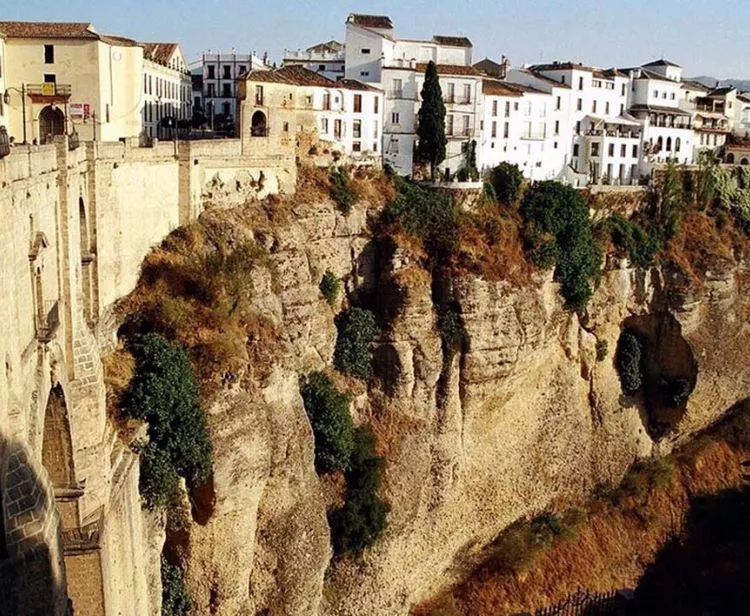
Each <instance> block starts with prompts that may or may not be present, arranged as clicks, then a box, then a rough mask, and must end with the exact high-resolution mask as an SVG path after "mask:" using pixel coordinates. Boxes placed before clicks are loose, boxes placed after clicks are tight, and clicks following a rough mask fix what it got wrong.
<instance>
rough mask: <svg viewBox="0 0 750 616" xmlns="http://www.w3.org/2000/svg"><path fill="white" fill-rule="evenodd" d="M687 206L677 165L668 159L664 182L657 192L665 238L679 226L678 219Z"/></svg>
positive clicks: (671, 235)
mask: <svg viewBox="0 0 750 616" xmlns="http://www.w3.org/2000/svg"><path fill="white" fill-rule="evenodd" d="M686 208H687V202H686V200H685V195H684V191H683V183H682V182H681V181H680V176H679V172H678V170H677V165H676V164H675V162H674V160H672V159H670V160H669V162H668V163H667V169H666V171H665V173H664V182H663V184H662V186H661V191H660V193H659V224H660V227H661V231H662V235H663V237H664V239H665V240H668V239H670V238H672V237H674V236H675V235H676V234H677V232H678V231H679V228H680V220H681V218H682V215H683V214H684V213H685V210H686Z"/></svg>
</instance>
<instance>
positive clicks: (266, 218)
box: [184, 199, 750, 616]
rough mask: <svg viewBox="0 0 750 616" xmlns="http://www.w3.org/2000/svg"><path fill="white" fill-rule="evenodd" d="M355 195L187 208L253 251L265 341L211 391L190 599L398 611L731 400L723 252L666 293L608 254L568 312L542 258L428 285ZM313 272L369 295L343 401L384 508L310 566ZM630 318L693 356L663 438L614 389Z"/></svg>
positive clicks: (732, 311) (202, 608) (324, 497)
mask: <svg viewBox="0 0 750 616" xmlns="http://www.w3.org/2000/svg"><path fill="white" fill-rule="evenodd" d="M373 209H374V208H373V207H371V206H369V207H368V206H367V205H366V204H365V203H361V204H359V205H357V206H355V208H354V210H353V211H352V212H351V213H350V214H349V215H348V216H343V215H342V214H340V213H339V212H338V211H337V209H336V207H335V205H334V204H333V203H331V202H329V201H327V200H325V199H311V200H308V201H307V202H305V201H304V200H303V199H297V202H296V205H294V207H292V208H291V210H283V208H282V207H281V206H279V207H278V208H274V207H273V206H272V207H270V208H269V207H266V208H265V209H264V208H263V207H261V206H259V205H257V204H255V205H248V206H246V207H244V208H239V209H235V210H229V211H208V212H206V213H205V214H204V215H203V216H204V220H203V223H204V224H209V225H211V226H212V228H213V229H214V231H215V232H218V233H221V234H224V235H225V236H227V237H230V238H231V239H232V241H236V240H238V239H239V238H241V237H242V236H244V235H249V236H252V237H253V238H254V240H255V241H257V242H258V243H260V244H261V245H263V246H264V247H265V248H266V249H267V251H268V254H269V255H270V258H269V260H268V262H265V263H263V264H260V265H258V267H257V268H255V269H254V270H253V271H252V272H251V277H252V284H253V288H254V294H253V297H254V298H255V299H254V300H253V301H254V306H255V309H256V310H257V311H258V312H259V313H261V314H262V315H263V317H264V318H265V319H267V320H268V321H269V322H270V323H272V324H273V327H274V328H275V330H276V331H277V333H278V338H277V342H276V344H275V349H274V354H273V358H272V359H270V358H269V359H268V360H267V361H266V362H265V363H266V365H264V366H252V365H249V367H245V368H243V369H242V371H243V373H242V374H241V375H232V378H226V379H224V380H222V384H221V386H220V387H219V388H218V391H217V392H216V393H215V394H214V395H212V396H211V403H210V406H209V408H208V412H209V424H210V428H211V435H212V440H213V444H214V451H215V458H214V478H213V491H214V494H213V502H212V503H211V506H210V507H209V509H210V511H208V513H207V514H206V515H203V516H201V515H198V516H196V519H197V520H198V521H197V522H194V523H193V524H191V525H190V528H189V531H188V533H187V534H188V536H187V538H185V539H184V541H185V547H186V550H187V554H188V558H187V562H188V568H187V578H188V584H189V587H190V589H191V593H192V596H193V599H194V601H195V613H198V614H227V615H228V614H248V615H255V614H289V615H292V614H299V615H309V614H330V615H334V614H335V615H341V616H343V615H352V616H353V615H362V614H368V615H376V616H377V615H383V616H386V615H388V616H391V615H394V614H406V613H407V612H408V610H409V608H410V606H412V605H413V604H415V603H417V602H419V601H421V600H424V599H426V598H427V597H429V596H430V595H431V594H433V593H435V592H437V591H438V590H439V589H440V588H441V587H442V586H443V585H444V584H446V583H449V582H451V581H452V580H454V579H456V578H457V577H458V576H460V575H462V574H463V573H465V571H466V568H467V567H468V566H471V564H472V563H474V562H476V561H477V559H478V558H479V556H480V553H481V550H482V548H483V547H484V546H485V545H486V544H487V543H488V542H490V541H491V540H492V539H493V538H494V537H496V536H497V534H498V533H499V532H500V531H501V530H502V529H503V528H505V527H506V526H508V525H509V524H510V523H512V522H513V521H515V520H517V519H519V518H521V517H523V516H527V515H531V514H533V513H535V512H538V511H540V510H542V509H544V508H545V507H548V506H550V505H551V504H553V503H555V502H560V501H565V500H567V499H575V498H578V497H581V496H584V495H586V494H588V493H590V492H591V491H592V490H593V488H594V487H595V486H597V485H600V484H609V485H612V484H614V483H616V482H617V481H618V480H619V479H620V478H621V476H622V475H623V473H624V472H625V471H626V469H627V468H628V467H629V465H630V464H631V463H632V462H633V461H634V460H635V459H636V458H637V457H642V456H648V455H651V454H653V453H659V452H666V451H668V450H669V449H670V448H671V447H673V446H674V444H675V443H676V442H679V441H681V440H684V439H687V438H689V437H690V435H691V434H692V433H694V432H695V431H697V430H699V429H701V428H703V427H705V426H707V425H709V424H711V423H712V422H714V421H715V420H716V419H717V418H719V417H720V416H721V415H722V414H723V413H724V412H725V411H726V410H727V409H729V408H730V407H731V406H732V405H733V404H734V403H735V402H736V401H738V400H741V399H744V398H747V397H748V396H750V370H749V369H748V366H747V362H746V358H745V355H744V353H743V350H746V349H747V348H750V327H748V314H750V304H749V303H748V299H747V298H748V291H750V274H749V273H748V269H747V263H745V262H741V261H739V260H734V259H732V260H728V261H727V262H726V263H725V264H724V265H723V266H722V267H721V268H720V269H719V270H716V271H710V272H703V274H704V283H703V285H702V288H701V289H700V290H699V291H696V292H695V293H693V295H691V296H686V295H685V294H681V295H679V296H678V295H677V294H676V293H674V292H672V285H673V283H674V282H675V280H674V274H673V273H670V272H667V271H663V270H661V269H658V268H655V269H652V270H650V271H648V272H642V271H637V270H634V269H631V268H629V267H628V266H627V263H626V262H611V263H610V264H609V266H608V267H607V269H606V271H605V272H604V274H603V276H602V280H601V282H600V284H599V287H598V289H597V291H596V294H595V296H594V299H593V300H592V302H591V303H590V306H589V308H588V311H587V313H586V314H585V315H584V316H582V317H580V318H579V316H577V315H576V314H573V313H570V312H567V311H565V310H564V307H563V304H562V300H561V298H560V295H559V293H558V288H557V284H556V283H555V282H554V281H553V280H552V277H551V274H544V273H541V274H537V275H536V276H535V278H534V280H533V282H532V284H530V285H529V286H528V287H525V288H521V287H514V286H512V285H511V284H509V283H508V282H490V281H487V280H484V279H482V278H480V277H478V276H476V275H469V274H464V275H460V276H453V277H450V278H448V279H445V277H444V276H443V275H442V274H441V277H442V278H441V280H434V279H433V274H432V273H431V272H429V271H427V270H426V269H425V268H424V265H423V261H422V260H421V258H420V255H419V254H418V252H417V251H414V250H411V249H409V248H408V247H407V246H406V245H400V246H398V247H394V245H393V243H392V242H388V241H382V240H380V241H379V240H377V239H375V238H373V236H372V234H371V232H370V227H369V226H368V213H370V214H371V213H372V211H373ZM282 214H283V215H282ZM327 269H330V270H331V271H333V272H334V273H335V274H336V275H337V276H339V277H340V278H341V279H342V280H343V281H344V283H345V288H346V299H345V300H344V301H346V302H352V303H356V304H359V305H367V306H370V307H373V308H375V309H376V311H377V312H378V314H379V316H380V317H381V321H382V323H383V324H384V329H383V334H382V336H381V337H380V338H379V339H378V341H377V344H376V349H375V376H374V377H373V379H372V380H371V382H370V384H369V386H368V389H367V391H366V393H361V392H360V395H359V396H358V397H357V398H356V399H355V403H354V405H353V413H354V414H355V419H356V420H357V421H358V422H365V421H366V422H368V423H370V424H371V425H373V427H374V430H375V432H376V434H377V435H378V437H379V447H380V448H381V450H382V452H383V453H384V454H385V455H386V458H387V469H386V474H385V485H384V489H383V490H382V493H383V497H384V498H385V499H386V500H387V501H388V502H389V504H390V507H391V512H390V515H389V522H388V528H387V530H386V532H385V534H384V535H383V536H382V537H381V538H380V539H379V540H378V541H377V543H376V544H375V545H374V546H373V547H372V548H370V549H368V550H367V551H366V552H365V554H364V556H363V558H361V559H359V560H350V559H343V560H339V561H332V552H331V548H330V537H329V529H328V525H327V521H326V506H327V504H328V503H330V499H331V496H330V490H329V489H328V488H329V487H330V486H328V484H327V483H326V482H325V481H322V480H320V479H319V478H318V476H317V475H316V473H315V470H314V465H313V439H312V432H311V428H310V425H309V422H308V420H307V417H306V414H305V410H304V408H303V405H302V401H301V398H300V395H299V377H300V375H303V374H306V373H308V372H310V371H311V370H314V369H322V368H324V367H325V366H328V365H330V363H331V358H332V354H333V349H334V344H335V336H336V329H335V326H334V321H333V319H334V314H335V310H333V309H332V308H331V307H330V306H329V305H328V303H326V301H325V300H324V299H323V298H322V296H321V294H320V292H319V291H318V284H319V282H320V279H321V277H322V275H323V273H324V272H325V271H326V270H327ZM438 283H439V286H440V288H441V293H442V294H443V295H444V297H447V298H449V299H450V301H452V302H454V304H455V305H456V306H457V307H458V311H459V313H460V315H461V319H462V322H463V328H464V334H465V335H464V342H463V345H462V348H461V350H460V352H458V353H456V354H455V355H454V356H452V357H451V356H450V355H449V354H446V353H444V351H443V349H442V346H441V338H440V333H439V331H438V328H437V318H436V309H435V306H434V302H433V297H434V294H435V287H436V284H438ZM676 297H679V298H680V299H679V300H678V299H675V298H676ZM634 318H635V319H636V321H632V322H633V323H634V324H635V325H634V326H638V327H641V328H642V329H643V330H644V331H648V332H649V335H651V337H652V339H653V341H654V346H655V348H658V347H659V345H670V346H671V347H672V348H673V350H675V353H674V354H676V355H680V356H681V357H682V359H681V360H680V361H682V362H683V363H684V364H685V365H689V366H690V367H691V369H692V368H695V388H694V390H693V391H692V394H691V395H690V398H689V401H688V403H687V407H686V410H685V412H684V413H682V414H680V415H679V416H678V417H676V418H674V420H673V422H672V424H671V425H670V430H668V431H666V433H664V434H657V433H655V432H654V430H653V429H651V427H650V425H649V417H648V411H647V404H646V401H644V400H643V399H640V398H637V397H632V398H631V397H625V396H623V395H622V393H621V388H620V382H619V378H618V374H617V371H616V369H615V366H614V359H613V358H614V352H615V349H616V347H617V343H618V339H619V336H620V333H621V329H622V327H623V324H624V323H625V322H626V320H628V319H631V320H632V319H634ZM639 319H640V320H639ZM605 342H606V347H607V348H608V349H609V351H608V353H606V354H605V353H603V352H602V349H604V348H605V345H604V344H603V343H605ZM250 346H252V341H251V343H250ZM249 364H252V362H249ZM261 368H262V369H261Z"/></svg>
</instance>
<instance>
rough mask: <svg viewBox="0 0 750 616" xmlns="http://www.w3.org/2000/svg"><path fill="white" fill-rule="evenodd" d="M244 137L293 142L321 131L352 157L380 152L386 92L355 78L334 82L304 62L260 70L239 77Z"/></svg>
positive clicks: (324, 138) (320, 134)
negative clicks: (302, 63) (241, 77)
mask: <svg viewBox="0 0 750 616" xmlns="http://www.w3.org/2000/svg"><path fill="white" fill-rule="evenodd" d="M240 84H241V86H240V101H241V106H240V110H241V114H240V116H241V117H240V118H239V126H240V127H241V130H242V131H243V132H242V134H241V138H242V139H243V141H248V140H249V147H253V142H256V143H260V144H264V143H265V142H261V141H257V140H256V139H255V138H258V139H261V138H262V139H264V140H267V141H268V142H270V143H272V144H277V145H278V144H285V143H287V142H288V143H294V141H295V139H296V137H295V136H296V135H298V134H299V133H307V134H310V135H312V134H317V138H318V139H319V140H320V141H322V142H324V143H325V142H327V143H329V144H330V146H331V150H335V151H338V152H341V153H343V154H347V155H349V156H350V157H352V158H358V157H362V158H364V157H367V156H372V155H375V156H380V152H381V149H382V146H381V142H382V130H383V126H382V121H381V118H382V113H383V93H382V92H381V91H380V90H379V89H377V88H375V87H373V86H371V85H369V84H366V83H363V82H361V81H358V80H355V79H343V80H341V81H333V80H331V79H328V78H327V77H324V76H323V75H321V74H319V73H317V72H313V71H309V70H307V69H305V68H303V67H301V66H285V67H283V68H280V69H275V70H269V69H263V70H255V71H251V72H250V73H249V74H247V75H246V76H245V77H244V79H241V80H240Z"/></svg>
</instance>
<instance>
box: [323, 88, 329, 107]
mask: <svg viewBox="0 0 750 616" xmlns="http://www.w3.org/2000/svg"><path fill="white" fill-rule="evenodd" d="M323 109H324V110H325V111H329V110H330V109H331V94H330V93H329V92H326V93H325V94H323Z"/></svg>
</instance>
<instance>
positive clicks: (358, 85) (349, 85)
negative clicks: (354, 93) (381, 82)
mask: <svg viewBox="0 0 750 616" xmlns="http://www.w3.org/2000/svg"><path fill="white" fill-rule="evenodd" d="M331 86H332V87H341V88H345V89H347V90H360V91H362V92H380V90H378V89H377V88H373V87H372V86H371V85H368V84H366V83H363V82H361V81H357V80H356V79H340V80H339V81H335V82H334V81H332V82H331Z"/></svg>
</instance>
